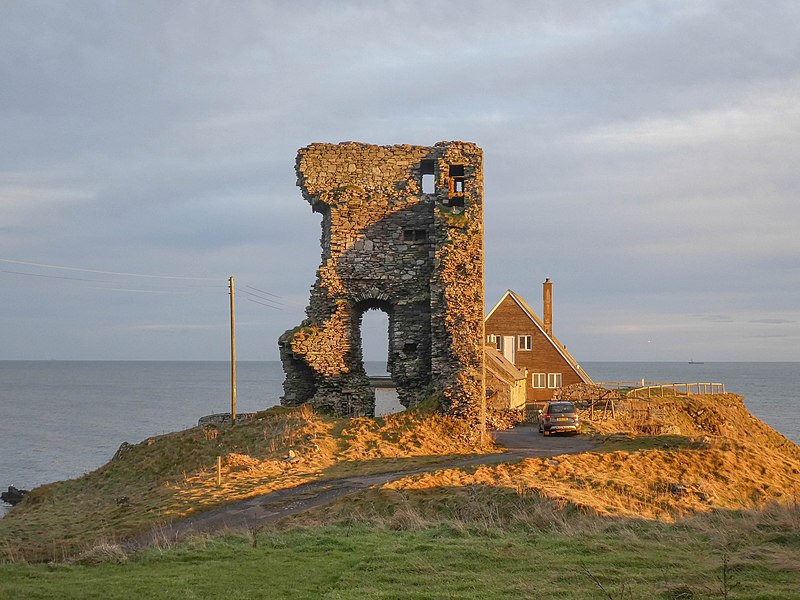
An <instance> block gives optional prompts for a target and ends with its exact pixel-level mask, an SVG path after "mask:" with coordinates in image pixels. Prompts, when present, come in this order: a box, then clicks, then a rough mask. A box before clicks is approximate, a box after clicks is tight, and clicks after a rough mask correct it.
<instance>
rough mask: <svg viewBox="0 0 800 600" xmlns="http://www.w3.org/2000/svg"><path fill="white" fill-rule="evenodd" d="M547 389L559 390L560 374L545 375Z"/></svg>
mask: <svg viewBox="0 0 800 600" xmlns="http://www.w3.org/2000/svg"><path fill="white" fill-rule="evenodd" d="M547 387H549V388H560V387H561V373H548V374H547Z"/></svg>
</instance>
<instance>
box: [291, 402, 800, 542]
mask: <svg viewBox="0 0 800 600" xmlns="http://www.w3.org/2000/svg"><path fill="white" fill-rule="evenodd" d="M652 408H653V411H652V415H653V416H651V417H650V418H647V419H641V420H639V421H637V420H635V419H631V418H630V415H629V414H625V413H620V414H619V417H618V419H616V420H607V421H604V422H602V423H600V424H599V427H598V429H601V430H602V431H604V432H605V433H614V434H619V433H623V434H626V435H622V436H620V435H615V436H612V437H611V438H609V440H608V442H607V443H606V444H605V446H603V447H601V449H600V451H597V452H588V453H583V454H575V455H562V456H558V457H553V458H531V459H526V460H523V461H520V462H517V463H507V464H499V465H491V466H481V467H473V468H455V469H443V470H439V471H435V472H429V473H424V474H420V475H411V476H408V477H405V478H403V479H400V480H397V481H394V482H392V483H388V484H386V485H384V486H383V488H382V489H380V490H371V491H368V492H365V493H363V494H361V495H360V496H359V497H358V498H357V499H352V498H351V499H347V500H344V501H341V502H340V503H339V504H338V505H337V506H334V507H327V508H326V510H325V511H324V512H323V511H317V512H316V513H315V514H312V515H305V516H304V518H303V520H306V519H310V522H315V523H318V524H324V523H328V522H334V523H336V522H341V521H345V522H347V521H350V520H352V519H353V518H354V517H353V516H352V515H353V513H355V514H356V515H357V517H355V518H358V519H362V520H366V521H368V522H373V523H376V524H386V523H389V525H390V526H401V525H402V524H405V525H408V526H411V524H413V523H415V522H418V523H420V524H426V526H427V525H429V524H430V523H431V522H434V523H440V522H441V521H442V520H445V521H449V520H452V519H454V521H455V522H458V523H465V522H467V521H469V519H464V515H472V516H474V518H475V519H476V522H479V523H489V524H491V525H492V526H498V527H506V526H510V525H514V524H516V525H520V524H525V523H528V522H529V521H530V522H533V523H541V522H542V521H543V519H544V517H543V513H542V511H543V510H544V514H545V515H547V519H551V520H553V519H554V520H555V521H554V522H560V521H561V520H562V519H561V517H557V516H556V513H554V512H553V511H552V510H551V508H552V507H560V508H564V507H572V509H574V510H576V511H577V512H578V513H581V514H590V515H595V516H615V517H625V518H635V519H642V518H643V519H649V520H654V519H658V520H662V521H674V520H675V519H678V518H681V517H685V516H688V515H692V514H697V513H708V512H710V511H715V510H748V509H761V508H763V507H764V506H766V505H768V504H770V503H774V502H777V503H780V504H783V505H787V506H791V505H796V504H797V503H798V502H800V448H798V446H797V445H795V444H793V443H792V442H790V441H789V440H787V439H786V438H785V437H783V436H782V435H780V434H779V433H777V432H775V431H774V430H772V429H771V428H769V427H768V426H767V425H765V424H764V423H762V422H760V421H758V420H757V419H755V418H754V417H753V416H752V415H750V413H749V412H748V411H747V410H746V408H745V407H744V404H743V402H742V399H741V398H740V397H738V396H734V395H732V394H729V395H725V396H702V397H701V396H695V397H691V398H685V397H677V398H675V397H673V398H663V399H661V398H659V399H657V400H656V401H655V402H653V403H652ZM663 426H666V427H668V428H670V429H671V430H672V431H677V432H678V433H673V434H671V435H661V436H652V435H646V434H643V433H642V431H651V430H657V429H659V428H663ZM298 521H299V520H295V521H293V523H296V522H298ZM405 525H403V526H405Z"/></svg>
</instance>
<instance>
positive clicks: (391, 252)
mask: <svg viewBox="0 0 800 600" xmlns="http://www.w3.org/2000/svg"><path fill="white" fill-rule="evenodd" d="M296 171H297V178H298V179H297V185H298V186H299V187H300V189H301V190H302V193H303V197H304V198H305V199H306V200H307V201H308V202H309V203H310V204H311V207H312V209H313V210H314V212H317V213H320V214H321V215H322V239H321V244H322V264H321V265H320V267H319V269H318V271H317V280H316V283H315V284H314V286H313V287H312V289H311V298H310V301H309V306H308V308H307V309H306V314H307V318H306V319H305V320H304V321H303V322H302V323H301V324H300V325H299V326H298V327H296V328H294V329H291V330H289V331H287V332H285V333H284V334H283V335H281V336H280V338H279V341H278V346H279V348H280V353H281V361H282V362H283V369H284V371H285V373H286V379H285V381H284V384H283V387H284V396H283V397H282V398H281V402H282V404H283V405H285V406H297V405H299V404H303V403H305V402H311V403H312V404H313V405H314V406H315V407H317V408H320V409H322V410H326V411H328V412H331V413H333V414H336V415H340V416H364V415H366V416H371V415H373V414H374V409H375V397H374V394H373V391H372V389H371V388H370V385H369V379H368V377H367V374H366V371H365V370H364V364H363V359H362V350H361V336H360V327H361V319H362V315H363V313H364V312H365V311H367V310H370V309H379V310H382V311H385V312H386V313H387V314H388V319H389V356H388V361H387V363H388V370H389V372H390V374H391V376H392V379H393V380H394V383H395V385H396V387H397V392H398V398H399V400H400V402H401V403H402V404H403V406H405V407H407V408H408V407H410V406H413V405H415V404H417V403H418V402H420V401H422V400H424V399H425V398H427V397H428V396H430V395H431V394H439V395H440V397H441V399H442V404H443V408H444V410H445V411H447V412H448V413H450V414H454V415H457V416H460V417H463V418H475V416H476V414H477V411H478V410H479V407H480V400H481V361H482V360H483V335H482V325H483V308H484V292H483V153H482V151H481V149H480V148H478V147H477V146H476V145H475V144H472V143H467V142H439V143H438V144H436V145H435V146H411V145H405V144H404V145H396V146H374V145H369V144H362V143H356V142H345V143H342V144H311V145H310V146H308V147H306V148H302V149H301V150H300V151H299V152H298V154H297V161H296Z"/></svg>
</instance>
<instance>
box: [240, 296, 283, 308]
mask: <svg viewBox="0 0 800 600" xmlns="http://www.w3.org/2000/svg"><path fill="white" fill-rule="evenodd" d="M245 300H250V302H255V303H256V304H260V305H261V306H266V307H268V308H273V309H275V310H283V309H282V308H281V307H280V306H272V305H271V304H267V303H265V302H259V301H258V300H253V299H252V298H245Z"/></svg>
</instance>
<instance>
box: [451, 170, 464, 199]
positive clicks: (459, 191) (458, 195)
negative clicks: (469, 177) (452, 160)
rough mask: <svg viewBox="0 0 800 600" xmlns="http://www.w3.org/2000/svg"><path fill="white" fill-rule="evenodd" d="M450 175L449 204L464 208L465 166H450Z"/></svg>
mask: <svg viewBox="0 0 800 600" xmlns="http://www.w3.org/2000/svg"><path fill="white" fill-rule="evenodd" d="M448 173H449V175H450V177H449V178H448V183H447V185H448V188H449V189H448V192H449V193H448V204H450V206H464V165H450V167H449V169H448Z"/></svg>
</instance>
